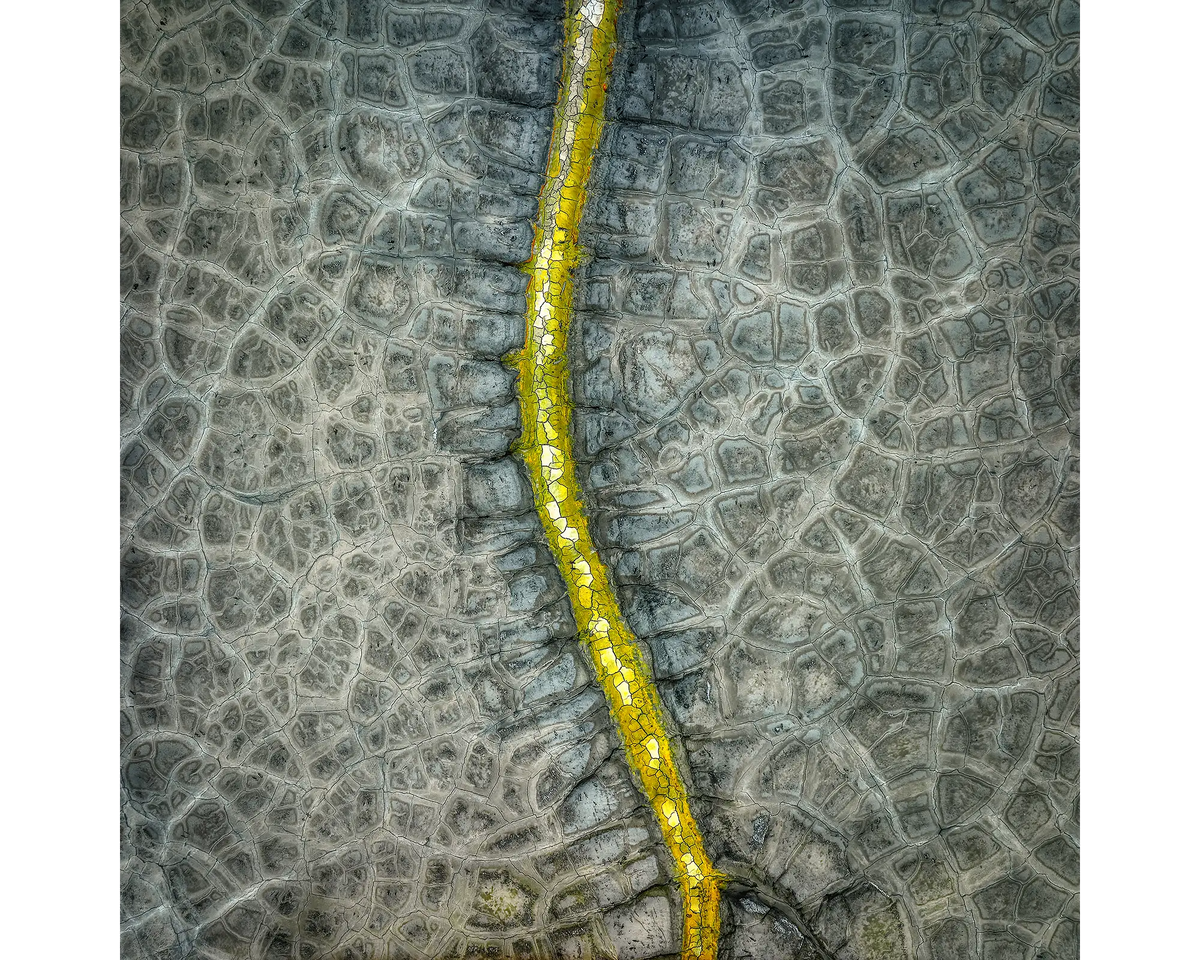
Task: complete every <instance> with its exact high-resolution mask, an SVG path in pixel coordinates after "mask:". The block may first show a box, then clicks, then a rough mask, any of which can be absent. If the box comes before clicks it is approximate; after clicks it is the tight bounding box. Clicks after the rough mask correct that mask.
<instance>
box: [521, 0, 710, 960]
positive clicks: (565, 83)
mask: <svg viewBox="0 0 1200 960" xmlns="http://www.w3.org/2000/svg"><path fill="white" fill-rule="evenodd" d="M619 7H620V3H619V2H618V0H582V2H581V0H568V2H567V16H566V40H565V45H564V48H563V79H562V84H561V86H560V90H559V98H558V105H557V106H556V108H555V113H554V133H553V137H552V139H551V143H550V157H549V160H548V162H547V166H546V182H545V185H544V186H543V188H542V194H541V198H540V201H539V206H538V221H537V224H536V228H535V233H534V239H533V254H532V256H531V257H530V258H529V260H528V262H527V263H526V264H525V266H524V269H525V272H526V273H528V274H529V288H528V293H527V306H526V311H525V347H524V349H523V350H521V351H520V353H519V354H518V355H517V356H516V357H515V358H514V362H515V363H516V366H517V368H518V371H519V374H520V376H519V379H518V393H519V396H520V402H521V420H522V433H521V439H520V441H519V443H518V446H519V448H520V451H521V454H522V455H523V456H524V458H525V462H526V463H527V464H528V466H529V474H530V477H531V479H532V481H533V492H534V499H535V502H536V503H537V512H538V516H539V517H541V520H542V525H543V526H544V527H545V528H546V536H547V539H548V540H549V543H550V549H551V552H553V554H554V557H555V559H556V561H557V562H558V568H559V570H560V571H561V572H562V576H563V579H564V580H565V581H566V584H567V591H568V593H569V594H570V596H571V606H572V608H573V609H574V612H575V622H576V624H577V625H578V627H579V633H580V638H581V640H582V641H583V642H584V643H585V644H586V646H587V648H588V651H589V652H590V653H591V657H592V663H593V664H594V665H595V668H596V676H597V678H598V679H599V681H600V684H601V686H602V687H603V689H604V695H605V697H606V698H607V699H608V704H609V709H610V711H611V713H612V717H613V720H614V722H615V723H616V726H617V728H618V729H619V730H620V732H621V737H622V739H623V741H624V744H625V756H626V759H627V760H628V762H629V766H630V769H631V770H633V772H634V773H635V774H636V775H637V779H638V781H639V782H640V784H641V787H642V790H643V792H644V793H645V795H646V797H647V799H648V800H649V801H650V807H651V809H652V810H653V811H654V815H655V817H656V818H657V819H658V823H659V826H660V827H661V828H662V833H663V838H664V840H665V841H666V844H667V848H668V849H669V850H670V853H671V856H672V858H673V859H674V861H675V865H676V875H677V877H678V880H679V885H680V890H681V892H682V894H683V908H684V917H683V945H682V955H683V957H684V958H685V960H715V957H716V955H717V934H718V930H719V925H720V915H719V907H720V899H721V892H720V891H721V885H722V884H723V883H724V881H725V877H724V876H722V875H721V874H720V873H718V872H717V870H716V869H715V868H714V867H713V865H712V862H711V861H710V860H709V859H708V855H707V854H706V853H705V852H704V844H703V843H702V841H701V838H700V832H699V830H698V829H697V828H696V821H695V820H694V819H693V817H692V813H691V810H690V808H689V806H688V798H687V790H686V788H685V787H684V785H683V781H682V779H681V777H680V774H679V770H678V768H677V767H676V764H675V759H674V756H675V751H676V750H677V749H678V747H676V745H675V744H673V743H672V742H671V739H670V737H669V736H668V735H667V732H666V727H665V724H664V722H663V708H662V703H661V701H660V700H659V697H658V691H657V690H656V689H655V687H654V681H653V679H652V678H651V676H650V671H649V669H648V667H647V664H646V660H645V658H644V657H643V656H642V653H641V649H640V648H639V646H638V643H637V639H636V637H635V636H634V634H633V631H632V630H630V629H629V627H628V626H627V625H626V624H625V621H624V619H623V618H622V616H621V611H620V608H619V607H618V605H617V598H616V596H615V594H614V593H613V589H612V585H611V584H610V582H609V577H608V571H607V570H606V569H605V567H604V564H603V563H602V562H601V560H600V557H599V555H598V554H597V553H596V547H595V545H594V544H593V542H592V538H591V535H590V534H589V532H588V525H587V518H586V517H585V515H584V512H583V504H582V502H581V500H580V495H579V485H578V483H577V482H576V479H575V463H574V460H573V459H572V455H571V405H570V400H569V397H568V394H567V376H568V371H567V356H566V354H567V328H568V325H569V324H570V320H571V306H572V295H573V291H574V280H573V271H574V269H575V267H576V265H577V264H578V263H579V260H580V252H579V222H580V219H581V218H582V216H583V206H584V200H585V197H586V187H587V181H588V175H589V173H590V170H591V165H592V155H593V153H594V152H595V149H596V145H597V143H598V142H599V139H600V130H601V127H602V125H603V122H604V100H605V94H606V93H607V86H608V78H609V75H610V73H611V70H612V59H613V52H614V48H615V45H616V19H617V11H618V9H619Z"/></svg>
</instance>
